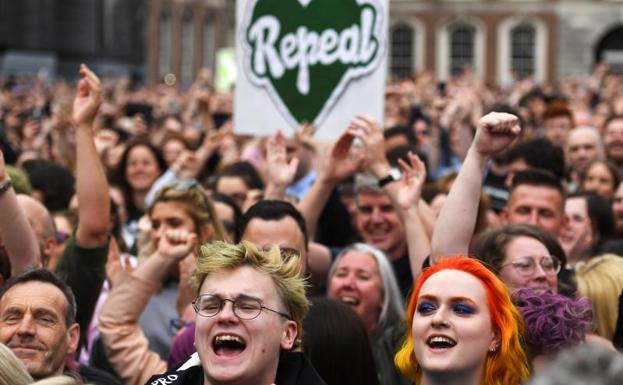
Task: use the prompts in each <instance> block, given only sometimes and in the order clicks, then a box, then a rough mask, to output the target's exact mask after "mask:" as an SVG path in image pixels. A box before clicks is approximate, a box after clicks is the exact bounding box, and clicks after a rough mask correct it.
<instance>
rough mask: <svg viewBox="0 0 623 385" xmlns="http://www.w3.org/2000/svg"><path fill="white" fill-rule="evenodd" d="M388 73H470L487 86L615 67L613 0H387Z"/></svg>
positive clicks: (622, 64)
mask: <svg viewBox="0 0 623 385" xmlns="http://www.w3.org/2000/svg"><path fill="white" fill-rule="evenodd" d="M389 44H390V60H389V63H390V64H389V74H390V75H393V76H395V77H401V76H405V75H407V74H409V73H412V72H414V71H420V70H427V71H431V72H433V73H434V74H436V76H437V77H438V79H440V80H444V79H447V78H448V77H449V76H451V75H452V74H457V73H460V72H461V71H463V70H464V69H465V68H467V67H469V68H471V69H472V70H473V71H474V72H475V73H476V74H478V75H481V76H483V77H484V78H485V79H486V80H487V81H488V82H489V83H492V84H502V85H503V84H508V82H510V81H512V80H513V79H514V78H517V77H525V76H533V77H534V78H536V79H537V80H540V81H555V80H556V79H558V78H560V77H562V76H569V75H571V76H573V75H581V74H586V73H588V72H590V71H591V68H592V67H593V65H594V64H595V63H596V62H597V61H599V60H605V61H607V62H609V63H610V64H611V66H612V67H613V68H615V69H623V1H621V0H593V1H582V0H452V1H445V0H390V30H389Z"/></svg>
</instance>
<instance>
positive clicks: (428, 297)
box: [418, 294, 478, 305]
mask: <svg viewBox="0 0 623 385" xmlns="http://www.w3.org/2000/svg"><path fill="white" fill-rule="evenodd" d="M421 300H429V301H433V302H439V297H437V296H435V295H432V294H423V295H421V296H419V297H418V301H421ZM449 301H450V302H451V303H456V302H470V303H473V304H474V305H478V303H477V302H476V301H475V300H474V299H473V298H469V297H462V296H456V297H450V299H449Z"/></svg>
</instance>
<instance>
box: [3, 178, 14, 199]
mask: <svg viewBox="0 0 623 385" xmlns="http://www.w3.org/2000/svg"><path fill="white" fill-rule="evenodd" d="M12 186H13V183H11V179H7V180H5V181H4V182H2V183H0V197H1V196H3V195H4V193H5V192H7V191H9V189H10V188H11V187H12Z"/></svg>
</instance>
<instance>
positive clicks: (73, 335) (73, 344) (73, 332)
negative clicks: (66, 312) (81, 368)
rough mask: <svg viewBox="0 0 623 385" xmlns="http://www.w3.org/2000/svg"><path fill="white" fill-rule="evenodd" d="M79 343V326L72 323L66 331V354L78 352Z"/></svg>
mask: <svg viewBox="0 0 623 385" xmlns="http://www.w3.org/2000/svg"><path fill="white" fill-rule="evenodd" d="M79 342H80V325H79V324H77V323H74V324H73V325H71V326H70V327H69V328H68V329H67V353H68V354H73V353H75V352H76V350H78V343H79Z"/></svg>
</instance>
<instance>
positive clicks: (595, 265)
mask: <svg viewBox="0 0 623 385" xmlns="http://www.w3.org/2000/svg"><path fill="white" fill-rule="evenodd" d="M575 270H576V275H575V277H576V280H577V283H578V291H579V292H580V293H581V294H582V295H583V296H585V297H588V299H589V300H590V301H591V303H592V304H593V315H594V323H595V327H596V329H597V334H599V335H600V336H602V337H604V338H607V339H609V340H612V337H613V336H614V331H615V328H616V323H617V317H618V312H617V311H616V309H618V307H619V296H620V295H621V291H623V258H622V257H620V256H618V255H616V254H604V255H602V256H599V257H595V258H592V259H589V260H588V261H586V262H582V263H579V264H578V265H577V266H576V268H575Z"/></svg>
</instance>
